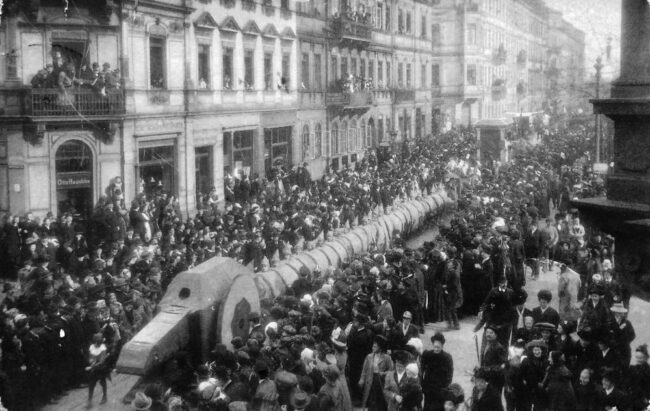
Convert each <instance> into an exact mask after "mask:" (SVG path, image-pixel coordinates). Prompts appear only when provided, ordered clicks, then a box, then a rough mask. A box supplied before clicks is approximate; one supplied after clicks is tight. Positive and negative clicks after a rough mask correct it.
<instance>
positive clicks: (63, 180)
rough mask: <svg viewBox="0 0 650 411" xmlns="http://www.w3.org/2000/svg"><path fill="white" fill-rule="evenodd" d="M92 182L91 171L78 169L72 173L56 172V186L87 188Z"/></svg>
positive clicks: (59, 187)
mask: <svg viewBox="0 0 650 411" xmlns="http://www.w3.org/2000/svg"><path fill="white" fill-rule="evenodd" d="M91 183H92V173H91V172H89V171H79V172H72V173H56V188H57V189H59V190H60V189H66V188H88V187H90V186H91Z"/></svg>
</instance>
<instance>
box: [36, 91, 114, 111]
mask: <svg viewBox="0 0 650 411" xmlns="http://www.w3.org/2000/svg"><path fill="white" fill-rule="evenodd" d="M31 109H32V113H31V115H33V116H76V115H83V116H103V115H117V114H123V113H124V95H123V94H122V91H121V90H106V92H105V93H99V92H97V91H95V90H90V89H65V90H61V89H42V88H41V89H32V90H31Z"/></svg>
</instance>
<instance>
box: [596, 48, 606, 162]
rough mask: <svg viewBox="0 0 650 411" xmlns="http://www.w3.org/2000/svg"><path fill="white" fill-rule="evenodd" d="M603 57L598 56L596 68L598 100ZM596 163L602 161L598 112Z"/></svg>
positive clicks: (597, 97)
mask: <svg viewBox="0 0 650 411" xmlns="http://www.w3.org/2000/svg"><path fill="white" fill-rule="evenodd" d="M602 61H603V59H602V58H601V57H600V56H598V58H597V59H596V64H594V68H595V69H596V100H598V99H599V98H600V72H601V70H602V69H603V67H604V66H603V63H602ZM596 163H600V115H598V114H596Z"/></svg>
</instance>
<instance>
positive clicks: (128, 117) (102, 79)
mask: <svg viewBox="0 0 650 411" xmlns="http://www.w3.org/2000/svg"><path fill="white" fill-rule="evenodd" d="M551 17H552V18H551ZM1 19H2V20H1V21H0V52H1V54H0V212H3V213H6V212H12V213H24V212H26V211H32V212H35V213H37V214H45V213H47V212H50V211H51V212H53V213H54V215H60V214H62V213H64V212H73V213H78V214H79V215H81V216H88V215H90V213H91V212H92V208H93V205H94V204H95V203H96V201H97V200H98V199H99V198H100V197H101V196H102V195H106V194H107V193H110V194H115V193H116V192H118V193H120V195H121V196H123V197H124V200H125V202H126V204H127V205H128V204H129V203H130V201H131V200H133V199H134V198H135V197H136V196H137V195H138V194H140V193H143V192H144V193H148V194H149V193H154V192H157V191H163V192H166V193H168V195H169V196H170V197H172V196H173V197H174V199H177V200H178V202H179V205H180V208H181V209H182V210H183V211H184V212H187V213H192V212H193V211H194V210H195V209H196V207H197V199H198V198H199V194H200V193H203V194H206V193H208V192H210V191H211V190H214V191H215V192H216V194H217V195H218V196H219V199H220V200H223V193H224V186H225V184H226V182H227V181H229V180H230V179H232V178H237V177H238V176H240V175H241V174H242V173H243V174H246V175H248V176H250V177H253V178H254V177H255V176H256V175H258V176H268V175H269V173H270V172H271V170H272V169H273V168H274V167H276V166H279V165H284V166H285V167H292V166H297V165H299V164H300V165H301V164H304V163H306V164H307V167H308V169H309V170H310V172H311V174H312V177H314V178H318V177H320V176H322V175H323V174H324V173H326V172H327V171H328V170H331V169H338V168H341V167H352V166H354V164H355V163H356V162H358V161H360V160H361V159H362V158H363V156H364V153H365V152H366V151H367V149H368V148H370V147H378V146H389V145H393V144H400V143H401V142H402V141H405V140H412V139H418V138H430V137H431V136H432V135H434V134H435V133H436V132H438V131H439V130H441V129H445V128H448V127H451V126H452V125H466V126H468V125H472V124H473V123H475V122H476V121H477V120H480V119H483V118H494V117H503V116H504V115H506V114H507V113H509V112H519V111H539V110H543V109H545V108H546V106H545V104H547V96H546V95H545V85H546V84H547V82H548V73H547V68H548V67H549V62H551V61H552V62H554V64H555V67H556V68H557V70H559V72H560V73H563V71H564V70H567V69H568V67H569V64H573V65H575V66H576V67H582V66H583V64H581V62H580V58H584V57H583V56H584V35H582V33H580V32H578V31H577V30H575V29H574V28H572V27H571V26H570V25H569V24H568V23H567V22H566V21H564V20H563V19H562V17H561V15H559V16H558V14H557V13H555V12H553V11H552V10H550V9H548V8H547V7H546V6H545V5H544V4H543V2H541V0H525V1H522V0H519V1H514V0H483V1H476V0H300V1H297V0H121V1H116V0H68V1H66V2H61V1H58V0H37V1H21V0H5V1H4V3H3V6H2V15H1ZM551 20H552V21H553V22H554V23H552V24H551ZM549 33H555V34H553V36H552V38H553V39H554V40H553V42H550V40H549V39H550V38H551V35H550V34H549ZM567 39H572V40H575V41H574V43H571V44H572V46H571V47H572V48H571V49H570V50H568V54H566V53H564V52H563V51H562V48H563V47H565V46H564V45H565V44H567V43H566V42H567ZM567 56H569V57H568V58H567ZM553 57H555V58H553ZM569 60H570V61H569ZM572 73H573V74H571V76H573V77H570V76H569V75H565V74H562V75H561V76H560V75H558V78H561V79H562V81H565V82H576V83H577V82H580V81H582V75H581V74H580V73H579V72H572ZM556 74H557V73H556ZM565 89H566V88H565Z"/></svg>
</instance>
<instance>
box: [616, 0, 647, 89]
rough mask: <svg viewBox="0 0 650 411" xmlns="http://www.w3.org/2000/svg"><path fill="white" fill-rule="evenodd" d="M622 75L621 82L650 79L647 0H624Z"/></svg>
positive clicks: (637, 81)
mask: <svg viewBox="0 0 650 411" xmlns="http://www.w3.org/2000/svg"><path fill="white" fill-rule="evenodd" d="M621 20H622V22H621V77H620V79H619V83H623V84H629V83H632V84H646V83H648V82H649V80H650V24H648V23H649V22H650V5H648V1H647V0H623V3H622V16H621Z"/></svg>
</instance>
